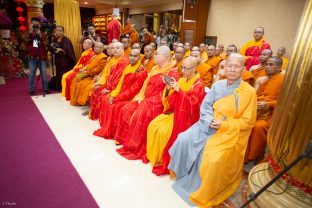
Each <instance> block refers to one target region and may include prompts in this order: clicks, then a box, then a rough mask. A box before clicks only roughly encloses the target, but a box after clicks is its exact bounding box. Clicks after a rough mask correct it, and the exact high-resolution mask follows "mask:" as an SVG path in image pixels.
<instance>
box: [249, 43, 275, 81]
mask: <svg viewBox="0 0 312 208" xmlns="http://www.w3.org/2000/svg"><path fill="white" fill-rule="evenodd" d="M272 54H273V52H272V51H271V50H270V49H265V50H263V51H261V54H260V56H259V60H260V64H257V65H253V66H252V67H250V69H249V72H250V73H251V74H252V76H253V77H254V79H255V80H257V79H258V78H259V77H263V76H265V75H266V74H265V67H266V62H267V61H268V60H269V58H270V57H271V56H272Z"/></svg>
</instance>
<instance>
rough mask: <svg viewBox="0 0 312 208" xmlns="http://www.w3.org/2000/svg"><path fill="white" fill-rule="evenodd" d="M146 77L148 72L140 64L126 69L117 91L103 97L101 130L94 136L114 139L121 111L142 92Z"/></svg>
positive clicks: (100, 119)
mask: <svg viewBox="0 0 312 208" xmlns="http://www.w3.org/2000/svg"><path fill="white" fill-rule="evenodd" d="M146 77H147V72H146V70H145V68H144V67H143V66H142V65H141V63H140V62H139V63H137V64H136V65H134V66H131V65H128V66H127V67H126V69H125V70H124V73H123V75H122V76H121V79H120V80H119V83H118V85H117V87H116V88H115V90H113V91H112V92H111V93H110V94H109V95H107V96H103V97H102V102H101V103H102V104H101V109H100V118H99V121H100V125H101V128H100V129H98V130H96V131H95V132H94V135H96V136H100V137H104V138H106V139H111V138H113V137H114V134H115V130H116V121H117V118H118V115H119V114H120V109H121V108H122V107H123V106H124V105H125V104H126V103H127V102H128V101H131V100H132V99H133V98H134V96H135V95H136V94H137V93H138V92H139V91H140V89H141V87H142V85H143V83H144V81H145V79H146ZM110 96H112V97H114V100H113V103H112V104H109V97H110Z"/></svg>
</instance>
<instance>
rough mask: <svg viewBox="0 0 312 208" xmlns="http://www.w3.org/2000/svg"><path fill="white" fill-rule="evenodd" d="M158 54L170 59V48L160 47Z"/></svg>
mask: <svg viewBox="0 0 312 208" xmlns="http://www.w3.org/2000/svg"><path fill="white" fill-rule="evenodd" d="M157 53H158V54H161V55H163V56H166V57H167V58H169V57H170V49H169V48H168V46H160V47H159V48H157Z"/></svg>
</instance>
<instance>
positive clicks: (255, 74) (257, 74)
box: [251, 66, 266, 80]
mask: <svg viewBox="0 0 312 208" xmlns="http://www.w3.org/2000/svg"><path fill="white" fill-rule="evenodd" d="M251 74H252V76H253V77H254V79H255V80H257V79H258V78H259V77H263V76H266V73H265V66H261V67H259V68H257V69H254V70H252V71H251Z"/></svg>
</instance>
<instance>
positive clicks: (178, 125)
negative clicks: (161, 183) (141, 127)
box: [146, 57, 205, 169]
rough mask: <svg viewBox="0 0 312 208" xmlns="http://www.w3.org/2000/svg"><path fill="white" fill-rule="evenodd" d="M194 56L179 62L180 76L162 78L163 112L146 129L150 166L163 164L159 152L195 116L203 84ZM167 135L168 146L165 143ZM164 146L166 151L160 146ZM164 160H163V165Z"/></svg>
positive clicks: (190, 122) (162, 152)
mask: <svg viewBox="0 0 312 208" xmlns="http://www.w3.org/2000/svg"><path fill="white" fill-rule="evenodd" d="M196 67H197V60H196V59H195V58H192V57H187V58H186V59H184V60H183V62H182V71H183V78H180V79H179V81H178V82H176V81H175V80H174V79H171V82H170V83H169V82H166V88H165V89H164V92H163V96H162V100H163V105H164V110H163V113H162V114H160V115H159V116H157V117H156V118H154V119H153V120H152V121H151V123H150V124H149V126H148V129H147V146H146V148H147V152H146V156H147V159H148V160H149V161H150V163H151V165H152V167H155V165H157V166H159V165H163V164H162V161H163V160H162V158H163V154H165V155H168V156H167V157H168V162H169V154H168V150H169V148H170V147H171V145H172V144H173V142H174V140H175V139H176V137H177V135H178V134H179V133H180V132H182V131H184V130H186V129H187V128H188V127H189V126H191V125H192V124H193V123H195V122H196V121H197V120H198V118H199V107H200V104H201V101H202V100H203V98H204V96H205V85H204V83H203V82H202V80H201V79H200V76H199V74H198V73H197V72H196ZM169 139H170V140H171V141H170V143H171V144H170V146H168V147H166V146H167V144H168V141H169ZM165 147H166V149H167V150H166V152H165V153H164V149H165ZM168 162H167V163H166V164H165V165H166V167H165V169H167V165H168Z"/></svg>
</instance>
